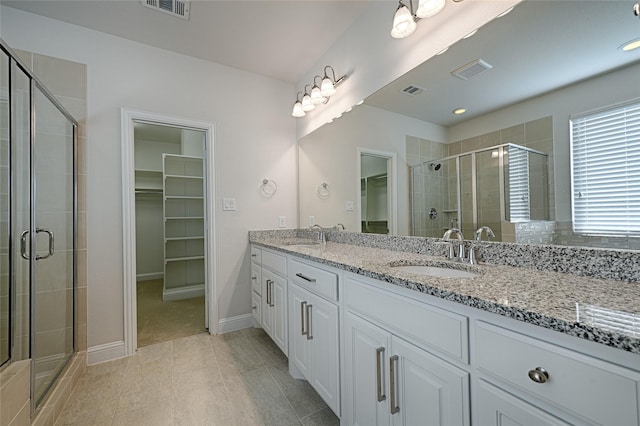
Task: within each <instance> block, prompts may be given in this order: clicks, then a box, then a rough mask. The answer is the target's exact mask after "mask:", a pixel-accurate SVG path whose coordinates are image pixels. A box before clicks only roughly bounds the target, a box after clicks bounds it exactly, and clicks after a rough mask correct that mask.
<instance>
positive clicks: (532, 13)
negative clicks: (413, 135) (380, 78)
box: [365, 0, 640, 127]
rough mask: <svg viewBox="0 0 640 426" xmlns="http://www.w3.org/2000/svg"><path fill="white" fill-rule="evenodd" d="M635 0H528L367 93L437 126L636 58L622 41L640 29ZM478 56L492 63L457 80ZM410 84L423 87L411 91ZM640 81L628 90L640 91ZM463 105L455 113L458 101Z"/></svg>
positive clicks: (378, 103) (639, 53)
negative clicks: (461, 70)
mask: <svg viewBox="0 0 640 426" xmlns="http://www.w3.org/2000/svg"><path fill="white" fill-rule="evenodd" d="M634 3H635V1H634V0H631V1H630V0H625V1H617V0H598V1H593V0H586V1H580V0H569V1H567V0H565V1H558V0H554V1H546V0H526V1H524V2H522V3H520V4H519V5H518V6H517V7H516V8H515V9H514V10H513V11H512V12H510V13H509V14H507V15H506V16H504V17H502V18H499V19H496V20H494V21H492V22H490V23H489V24H487V25H486V26H484V27H483V28H480V30H479V31H478V33H477V34H476V35H474V36H473V37H471V38H468V39H464V40H461V41H459V42H458V43H456V44H455V45H453V46H452V47H450V48H449V50H448V51H447V52H446V53H444V54H442V55H440V56H435V57H433V58H431V59H429V60H428V61H426V62H425V63H423V64H422V65H420V66H418V67H416V68H415V69H413V70H412V71H410V72H408V73H407V74H406V75H404V76H402V77H400V78H399V79H397V80H396V81H394V82H392V83H390V84H389V85H388V86H386V87H384V88H382V89H381V90H379V91H378V92H376V93H374V94H373V95H371V96H370V97H369V98H367V99H366V101H365V103H366V104H367V105H372V106H375V107H378V108H381V109H385V110H389V111H393V112H396V113H399V114H403V115H407V116H410V117H414V118H418V119H420V120H424V121H428V122H431V123H436V124H440V125H442V126H446V127H448V126H452V125H454V124H456V123H459V122H461V121H465V120H468V119H470V118H473V117H476V116H480V115H483V114H486V113H489V112H491V111H494V110H498V109H501V108H504V107H506V106H508V105H511V104H513V103H516V102H519V101H522V100H525V99H529V98H531V97H534V96H537V95H540V94H543V93H545V92H550V91H553V90H557V89H558V88H561V87H564V86H567V85H569V84H572V83H575V82H578V81H580V80H584V79H587V78H589V77H593V76H596V75H598V74H601V73H604V72H606V71H608V70H611V69H614V68H618V67H621V66H625V65H628V64H631V63H637V62H639V61H640V49H636V50H634V51H630V52H624V51H622V50H621V49H619V46H620V45H622V44H623V43H625V42H627V41H630V40H632V39H635V38H638V37H640V19H639V18H638V17H636V16H634V15H633V12H632V7H633V5H634ZM476 59H483V60H485V61H486V62H488V63H489V64H490V65H492V66H493V68H492V69H490V70H488V71H485V72H484V73H481V74H478V75H477V76H475V77H473V78H471V79H469V80H462V79H459V78H458V77H455V76H453V75H452V74H451V71H453V70H455V69H457V68H459V67H461V66H463V65H465V64H468V63H469V62H471V61H474V60H476ZM408 85H416V86H419V87H422V88H424V89H425V90H424V92H422V93H421V94H419V95H416V96H409V95H407V94H404V93H402V92H401V90H402V89H404V88H405V87H407V86H408ZM638 89H639V86H637V85H636V86H635V87H630V88H629V90H630V92H631V91H634V92H636V93H637V92H638ZM461 107H462V108H466V109H467V112H466V113H465V114H463V115H459V116H458V115H454V114H453V113H452V111H453V110H454V109H456V108H461Z"/></svg>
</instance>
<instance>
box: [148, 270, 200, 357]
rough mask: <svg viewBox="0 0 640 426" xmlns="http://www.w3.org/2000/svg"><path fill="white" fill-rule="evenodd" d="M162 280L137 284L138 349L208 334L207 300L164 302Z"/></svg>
mask: <svg viewBox="0 0 640 426" xmlns="http://www.w3.org/2000/svg"><path fill="white" fill-rule="evenodd" d="M162 285H163V280H150V281H138V282H137V284H136V295H137V307H138V309H137V311H138V321H137V323H138V347H139V348H140V347H142V346H148V345H152V344H154V343H158V342H166V341H167V340H174V339H177V338H180V337H185V336H191V335H194V334H198V333H202V332H204V331H206V328H205V316H204V310H205V307H204V306H205V305H204V296H201V297H194V298H192V299H184V300H175V301H172V302H163V301H162Z"/></svg>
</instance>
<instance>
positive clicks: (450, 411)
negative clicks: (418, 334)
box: [387, 336, 470, 426]
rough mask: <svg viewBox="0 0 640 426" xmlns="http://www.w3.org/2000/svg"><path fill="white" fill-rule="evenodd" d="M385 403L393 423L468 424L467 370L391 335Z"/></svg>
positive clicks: (407, 425) (451, 425)
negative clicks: (387, 405)
mask: <svg viewBox="0 0 640 426" xmlns="http://www.w3.org/2000/svg"><path fill="white" fill-rule="evenodd" d="M387 359H388V362H389V374H390V379H389V381H390V386H389V407H390V412H391V419H392V421H393V424H394V426H412V425H429V426H454V425H461V426H462V425H469V424H470V415H469V374H468V373H467V372H466V371H464V370H461V369H459V368H457V367H454V366H453V365H451V364H449V363H448V362H445V361H443V360H441V359H440V358H437V357H435V356H434V355H431V354H430V353H428V352H426V351H424V350H423V349H420V348H418V347H416V346H414V345H412V344H410V343H408V342H406V341H404V340H402V339H400V338H398V337H396V336H392V338H391V352H390V357H388V358H387Z"/></svg>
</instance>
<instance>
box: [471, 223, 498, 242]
mask: <svg viewBox="0 0 640 426" xmlns="http://www.w3.org/2000/svg"><path fill="white" fill-rule="evenodd" d="M483 232H485V233H486V234H487V240H488V239H489V238H495V237H496V234H494V233H493V229H491V228H489V227H488V226H481V227H480V228H478V230H477V231H476V232H475V238H476V241H482V233H483Z"/></svg>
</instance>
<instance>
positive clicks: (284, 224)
mask: <svg viewBox="0 0 640 426" xmlns="http://www.w3.org/2000/svg"><path fill="white" fill-rule="evenodd" d="M286 227H287V217H286V216H279V217H278V228H286Z"/></svg>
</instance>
